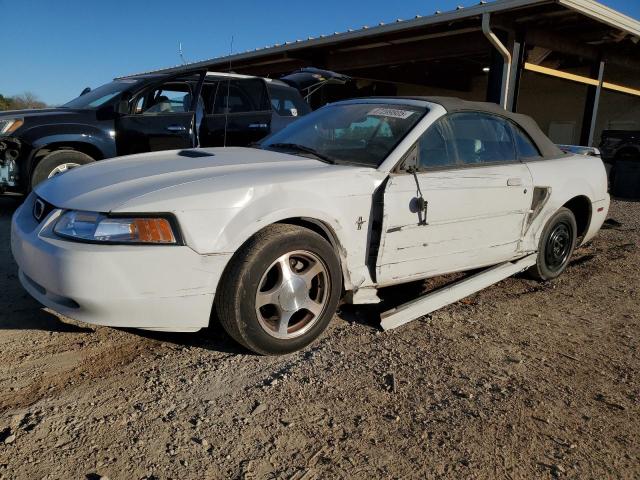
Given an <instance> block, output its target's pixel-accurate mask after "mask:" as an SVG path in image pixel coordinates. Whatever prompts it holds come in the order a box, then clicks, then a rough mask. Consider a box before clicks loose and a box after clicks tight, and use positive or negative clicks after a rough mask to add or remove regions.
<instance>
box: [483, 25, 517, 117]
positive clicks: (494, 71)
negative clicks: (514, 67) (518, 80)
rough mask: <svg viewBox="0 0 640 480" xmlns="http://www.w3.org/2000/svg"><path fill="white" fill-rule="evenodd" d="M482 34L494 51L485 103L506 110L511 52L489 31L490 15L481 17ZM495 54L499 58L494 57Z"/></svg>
mask: <svg viewBox="0 0 640 480" xmlns="http://www.w3.org/2000/svg"><path fill="white" fill-rule="evenodd" d="M482 33H484V36H485V37H487V40H489V43H491V45H493V47H494V48H495V51H494V52H493V53H492V55H491V71H490V72H489V85H488V87H487V101H489V102H494V103H497V104H498V105H500V106H501V107H503V108H508V94H509V79H510V77H511V52H509V50H508V49H507V47H505V46H504V43H503V40H502V39H500V38H499V37H498V36H497V35H496V34H495V33H494V32H493V30H491V14H490V13H484V14H483V15H482ZM496 52H497V53H498V54H499V56H498V55H496ZM496 100H497V101H496Z"/></svg>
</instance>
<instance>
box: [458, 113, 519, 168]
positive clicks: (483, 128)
mask: <svg viewBox="0 0 640 480" xmlns="http://www.w3.org/2000/svg"><path fill="white" fill-rule="evenodd" d="M449 124H450V126H451V133H452V137H453V139H454V142H455V147H456V151H457V154H458V158H459V159H460V161H461V163H463V164H465V165H474V164H483V163H502V162H504V163H506V162H514V161H516V151H515V147H514V144H513V139H512V136H511V129H510V127H509V123H508V122H507V120H504V119H502V118H500V117H497V116H493V115H488V114H485V113H476V112H469V113H454V114H453V115H450V116H449Z"/></svg>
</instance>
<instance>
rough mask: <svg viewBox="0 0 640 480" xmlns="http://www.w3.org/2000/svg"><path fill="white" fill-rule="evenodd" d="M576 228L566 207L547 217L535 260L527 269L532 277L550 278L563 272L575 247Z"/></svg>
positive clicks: (572, 216) (571, 213)
mask: <svg viewBox="0 0 640 480" xmlns="http://www.w3.org/2000/svg"><path fill="white" fill-rule="evenodd" d="M577 230H578V228H577V225H576V218H575V216H574V215H573V212H571V210H569V209H568V208H564V207H563V208H561V209H560V210H558V211H557V212H556V213H555V214H554V215H553V216H552V217H551V218H550V219H549V221H548V222H547V225H546V226H545V227H544V230H543V232H542V235H541V236H540V244H539V246H538V259H537V262H536V264H535V265H534V266H533V267H531V268H530V269H529V273H530V275H531V276H532V277H533V278H535V279H537V280H541V281H546V280H552V279H554V278H556V277H558V276H559V275H560V274H561V273H562V272H564V270H565V269H566V268H567V265H568V264H569V259H570V258H571V254H572V253H573V250H574V249H575V247H576V239H577V236H576V232H577Z"/></svg>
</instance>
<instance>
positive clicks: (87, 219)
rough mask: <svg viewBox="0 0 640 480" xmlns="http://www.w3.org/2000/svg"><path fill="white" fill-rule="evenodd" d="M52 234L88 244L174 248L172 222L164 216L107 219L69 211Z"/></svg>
mask: <svg viewBox="0 0 640 480" xmlns="http://www.w3.org/2000/svg"><path fill="white" fill-rule="evenodd" d="M53 231H54V232H55V233H56V235H58V236H60V237H63V238H68V239H71V240H76V241H80V242H91V243H112V244H156V245H177V244H179V243H180V241H179V238H180V237H179V235H178V231H177V228H176V224H175V221H173V219H172V217H170V216H168V215H165V216H162V215H158V216H155V215H150V216H147V215H144V216H137V215H132V216H107V215H105V214H102V213H96V212H81V211H75V210H71V211H68V212H65V213H63V214H62V215H61V216H60V218H58V221H57V222H56V224H55V226H54V227H53Z"/></svg>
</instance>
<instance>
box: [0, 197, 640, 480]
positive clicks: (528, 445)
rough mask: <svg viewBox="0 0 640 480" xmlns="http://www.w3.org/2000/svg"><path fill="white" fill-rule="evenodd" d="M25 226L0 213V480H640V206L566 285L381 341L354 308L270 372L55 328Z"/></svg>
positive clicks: (623, 205)
mask: <svg viewBox="0 0 640 480" xmlns="http://www.w3.org/2000/svg"><path fill="white" fill-rule="evenodd" d="M16 206H17V201H16V200H14V199H10V198H1V199H0V258H1V261H0V307H1V311H0V478H1V479H5V478H6V479H41V478H46V479H99V478H104V477H109V478H111V479H112V480H113V479H121V478H122V479H142V478H146V479H152V478H154V479H168V478H173V479H192V478H193V479H199V478H213V479H217V478H247V479H263V478H288V479H296V480H301V479H307V480H308V479H333V478H366V479H369V478H403V479H404V478H416V479H418V478H419V479H423V478H452V479H459V478H477V479H488V478H509V479H517V478H525V479H532V478H554V477H560V478H579V479H603V478H624V479H631V478H640V442H639V441H638V439H639V438H640V377H639V373H640V371H639V370H640V352H639V350H638V340H639V338H640V303H639V302H640V268H639V267H640V262H639V260H640V203H634V202H621V201H616V202H614V203H613V205H612V209H611V212H610V218H611V219H613V221H612V220H609V222H608V225H607V226H606V227H607V228H606V229H604V230H603V231H602V232H601V234H600V236H599V237H598V238H597V239H596V240H595V241H593V243H592V244H590V245H588V246H585V247H582V248H580V249H579V250H578V251H577V252H576V254H575V255H574V259H573V261H572V264H571V266H570V268H569V269H568V271H567V272H566V273H565V275H563V276H562V277H561V278H560V279H558V280H557V281H555V282H553V283H550V284H544V285H543V284H539V283H536V282H534V281H532V280H528V279H526V278H522V277H519V278H510V279H508V280H506V281H503V282H501V283H500V284H498V285H496V286H494V287H492V288H489V289H487V290H485V291H483V292H481V293H479V294H477V295H475V296H473V297H470V298H469V299H466V300H465V301H463V302H460V303H457V304H455V305H452V306H449V307H447V308H444V309H442V310H440V311H438V312H436V313H434V314H433V315H431V316H428V317H426V318H422V319H420V320H418V321H415V322H412V323H410V324H408V325H406V326H404V327H402V328H400V329H398V330H396V331H392V332H387V333H385V332H382V331H380V329H379V327H378V322H379V317H378V313H377V311H376V310H375V309H372V308H369V309H353V308H346V307H345V308H344V309H343V311H342V312H341V313H340V315H338V316H337V317H336V318H335V319H334V321H333V322H332V324H331V326H330V328H329V330H328V331H327V332H326V333H325V334H324V335H323V336H322V337H321V339H320V340H319V341H317V342H316V343H315V344H314V345H313V346H311V347H309V348H307V349H306V350H304V351H302V352H299V353H296V354H292V355H289V356H286V357H276V358H271V357H270V358H266V357H259V356H255V355H252V354H249V353H248V352H246V351H244V350H242V349H240V348H238V347H237V346H236V345H235V344H234V343H233V342H232V341H231V340H230V339H229V338H228V337H227V336H226V335H225V334H224V332H223V331H222V330H221V329H220V327H212V328H210V329H209V330H207V331H202V332H199V333H196V334H152V333H144V332H139V331H133V330H131V331H129V330H116V329H111V328H102V327H98V328H96V327H92V326H88V325H83V324H79V323H77V322H74V321H71V320H69V319H66V318H59V317H57V316H56V315H55V314H53V313H51V312H49V311H47V310H45V309H43V308H41V307H40V306H39V305H38V304H37V303H36V302H35V301H34V300H32V299H31V298H30V297H29V296H28V295H27V294H26V293H25V292H24V291H23V290H22V288H21V287H20V285H19V282H18V280H17V272H16V266H15V264H14V262H13V260H12V257H11V254H10V249H9V224H10V216H11V213H12V211H13V210H14V209H15V207H16ZM96 274H99V272H96ZM405 288H406V289H411V288H415V286H409V287H405ZM395 293H396V294H397V293H398V292H397V291H396V292H395Z"/></svg>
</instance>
